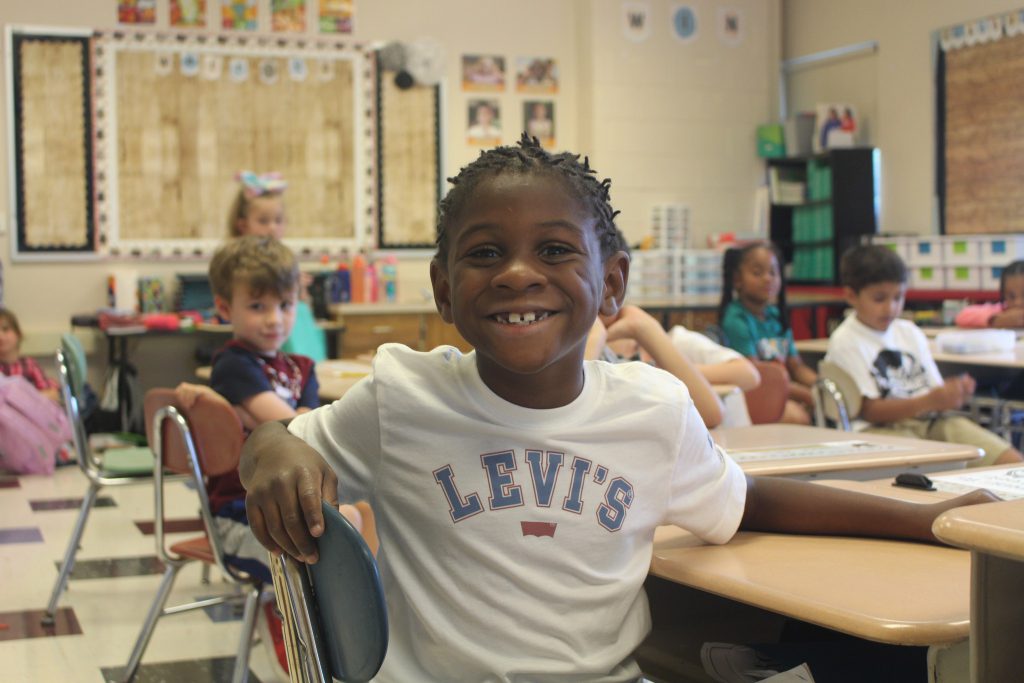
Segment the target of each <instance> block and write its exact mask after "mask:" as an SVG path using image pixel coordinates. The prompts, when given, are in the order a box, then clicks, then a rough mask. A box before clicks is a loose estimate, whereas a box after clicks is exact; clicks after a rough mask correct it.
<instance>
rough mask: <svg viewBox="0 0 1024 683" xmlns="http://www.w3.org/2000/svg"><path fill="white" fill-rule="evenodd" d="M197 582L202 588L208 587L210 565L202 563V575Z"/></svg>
mask: <svg viewBox="0 0 1024 683" xmlns="http://www.w3.org/2000/svg"><path fill="white" fill-rule="evenodd" d="M199 581H200V583H202V584H203V585H204V586H208V585H210V565H209V564H207V563H206V562H203V571H202V574H201V575H200V577H199Z"/></svg>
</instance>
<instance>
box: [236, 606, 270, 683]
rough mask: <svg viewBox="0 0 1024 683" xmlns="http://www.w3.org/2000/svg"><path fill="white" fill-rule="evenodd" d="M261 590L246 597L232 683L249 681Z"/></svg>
mask: <svg viewBox="0 0 1024 683" xmlns="http://www.w3.org/2000/svg"><path fill="white" fill-rule="evenodd" d="M262 592H263V591H262V589H261V588H256V587H253V588H250V589H249V591H248V594H247V595H246V596H245V613H244V614H243V615H242V633H241V635H240V636H239V641H238V655H237V656H236V657H235V671H234V673H233V674H232V676H231V683H246V681H247V680H249V651H250V650H251V649H252V636H253V632H254V631H255V630H256V620H257V619H258V618H259V605H260V594H261V593H262Z"/></svg>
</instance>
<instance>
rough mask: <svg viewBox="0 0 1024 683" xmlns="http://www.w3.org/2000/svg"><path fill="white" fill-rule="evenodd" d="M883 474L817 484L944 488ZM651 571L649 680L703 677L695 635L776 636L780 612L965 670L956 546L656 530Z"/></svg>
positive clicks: (965, 601)
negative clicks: (716, 538) (718, 537)
mask: <svg viewBox="0 0 1024 683" xmlns="http://www.w3.org/2000/svg"><path fill="white" fill-rule="evenodd" d="M890 481H891V480H886V483H885V484H884V485H880V484H876V483H874V482H861V481H841V482H821V483H819V484H816V485H835V486H840V487H842V488H847V489H853V490H862V491H866V492H869V493H875V494H879V495H888V496H891V497H896V498H903V499H908V500H912V501H915V502H928V501H929V500H934V499H935V497H937V496H949V495H952V494H947V493H941V492H924V491H915V490H908V489H899V488H895V487H892V486H890V485H889V482H890ZM651 576H652V577H655V578H654V579H649V580H648V586H647V588H648V592H649V594H650V601H651V605H652V614H653V616H654V624H655V627H654V631H653V633H652V636H651V638H649V639H648V641H646V643H645V644H644V646H643V647H641V649H640V651H639V652H638V656H639V657H640V660H641V663H642V664H643V665H644V667H645V671H647V670H650V671H651V673H652V674H654V675H658V670H659V668H660V667H665V668H664V670H663V674H662V675H669V674H667V672H668V671H672V672H674V673H675V675H682V676H684V677H687V678H689V677H692V678H693V679H697V680H702V676H703V673H702V671H701V669H700V667H699V664H698V663H699V661H700V657H699V652H700V645H701V644H702V643H703V642H707V641H723V642H732V643H769V642H776V639H777V638H778V637H779V635H780V633H781V632H782V629H783V626H784V624H785V623H786V620H787V619H788V620H798V621H799V622H804V623H809V624H813V625H817V626H820V627H824V628H825V629H829V630H830V631H836V632H839V633H843V634H848V635H851V636H855V637H857V638H861V639H864V640H867V641H872V642H876V643H885V644H891V645H898V646H925V647H927V648H928V651H927V652H928V654H927V665H928V671H929V680H933V681H934V680H942V681H949V680H956V681H964V680H965V677H966V670H967V638H968V632H969V603H970V596H969V590H968V585H969V577H970V557H969V554H968V553H967V552H965V551H963V550H958V549H956V548H950V547H944V546H938V545H927V544H923V543H909V542H902V541H891V540H881V539H865V538H843V537H830V536H799V535H789V534H770V533H756V532H739V533H738V534H737V535H736V537H735V538H733V539H732V540H731V541H729V542H728V543H726V544H724V545H718V546H712V545H704V544H702V543H701V542H700V541H699V540H698V539H696V538H695V537H694V536H692V535H691V534H689V533H687V532H685V531H683V530H681V529H679V528H676V527H662V528H660V529H659V530H658V532H657V534H656V536H655V546H654V553H653V557H652V560H651ZM1017 594H1018V595H1019V594H1020V593H1017ZM1020 632H1021V631H1020V630H1017V631H1014V632H1013V633H1015V634H1018V635H1019V633H1020ZM1008 635H1009V633H1008ZM937 672H938V673H937ZM812 674H813V669H812ZM938 676H942V678H937V677H938ZM947 676H948V677H947ZM1007 680H1009V679H1007Z"/></svg>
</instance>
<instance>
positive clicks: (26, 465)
mask: <svg viewBox="0 0 1024 683" xmlns="http://www.w3.org/2000/svg"><path fill="white" fill-rule="evenodd" d="M70 440H71V428H70V427H69V426H68V420H67V417H66V416H65V415H64V412H63V411H62V410H61V408H60V406H58V405H57V404H56V403H54V402H53V401H51V400H50V399H48V398H46V397H45V396H43V395H42V394H41V393H39V392H38V391H37V390H36V388H35V387H33V386H32V385H31V384H30V383H28V382H27V381H25V378H23V377H0V470H7V471H9V472H15V473H17V474H53V468H54V466H55V464H56V455H57V451H58V450H59V449H60V447H61V446H63V445H64V444H65V443H67V442H68V441H70Z"/></svg>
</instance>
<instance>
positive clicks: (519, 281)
mask: <svg viewBox="0 0 1024 683" xmlns="http://www.w3.org/2000/svg"><path fill="white" fill-rule="evenodd" d="M543 281H544V276H543V275H542V274H541V273H540V271H539V270H538V269H537V267H536V265H535V264H534V263H533V262H532V261H531V260H530V259H529V258H523V257H514V258H510V259H508V261H507V262H506V263H505V266H504V267H503V268H501V269H500V270H499V272H498V273H497V274H496V275H495V276H494V279H493V281H492V282H493V284H494V286H496V287H510V288H513V289H525V288H527V287H532V286H534V285H538V284H541V283H542V282H543Z"/></svg>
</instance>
